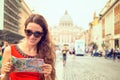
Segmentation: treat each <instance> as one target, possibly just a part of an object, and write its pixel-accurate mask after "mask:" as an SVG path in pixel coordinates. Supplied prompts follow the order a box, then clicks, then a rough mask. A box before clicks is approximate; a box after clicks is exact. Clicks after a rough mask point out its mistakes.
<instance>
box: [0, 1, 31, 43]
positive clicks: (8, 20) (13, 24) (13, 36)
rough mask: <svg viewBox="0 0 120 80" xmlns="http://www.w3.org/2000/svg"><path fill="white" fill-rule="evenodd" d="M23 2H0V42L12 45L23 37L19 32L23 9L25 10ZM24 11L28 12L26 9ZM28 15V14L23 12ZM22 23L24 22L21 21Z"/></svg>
mask: <svg viewBox="0 0 120 80" xmlns="http://www.w3.org/2000/svg"><path fill="white" fill-rule="evenodd" d="M23 4H24V5H25V3H24V0H0V6H1V11H0V12H1V21H0V25H1V26H0V42H1V41H4V40H6V41H8V42H9V43H13V41H14V40H16V41H18V40H20V39H22V38H23V37H24V36H23V35H21V34H20V33H19V32H20V31H19V29H20V25H21V21H22V20H23V17H25V18H26V15H25V16H23V15H21V14H23V11H22V10H23V9H25V6H24V5H23ZM26 10H29V8H28V7H27V8H26ZM24 13H25V14H27V16H28V15H29V14H28V12H24ZM23 21H24V20H23Z"/></svg>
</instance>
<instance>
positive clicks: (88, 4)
mask: <svg viewBox="0 0 120 80" xmlns="http://www.w3.org/2000/svg"><path fill="white" fill-rule="evenodd" d="M107 1H108V0H25V2H26V4H27V5H28V6H29V7H30V9H31V10H34V12H35V13H39V14H42V15H43V16H44V17H45V18H46V19H47V22H48V24H49V26H54V25H58V23H59V20H60V18H61V17H62V16H63V15H64V13H65V10H67V11H68V14H69V15H70V16H71V18H72V19H73V23H74V25H78V26H82V27H84V28H86V29H87V28H88V24H89V22H91V21H92V20H93V13H94V12H96V14H97V15H99V13H100V11H101V10H102V8H103V7H104V6H105V4H106V2H107Z"/></svg>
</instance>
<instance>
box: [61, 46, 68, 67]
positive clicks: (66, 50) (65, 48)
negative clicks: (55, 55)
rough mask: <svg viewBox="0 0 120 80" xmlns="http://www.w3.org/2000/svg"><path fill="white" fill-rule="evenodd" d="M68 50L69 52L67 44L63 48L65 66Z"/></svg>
mask: <svg viewBox="0 0 120 80" xmlns="http://www.w3.org/2000/svg"><path fill="white" fill-rule="evenodd" d="M67 52H68V49H67V47H66V46H64V48H63V50H62V55H63V66H65V65H66V58H67Z"/></svg>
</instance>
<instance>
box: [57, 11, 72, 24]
mask: <svg viewBox="0 0 120 80" xmlns="http://www.w3.org/2000/svg"><path fill="white" fill-rule="evenodd" d="M59 25H73V20H72V18H71V16H70V15H69V14H68V12H67V11H65V14H64V15H63V16H62V17H61V19H60V23H59Z"/></svg>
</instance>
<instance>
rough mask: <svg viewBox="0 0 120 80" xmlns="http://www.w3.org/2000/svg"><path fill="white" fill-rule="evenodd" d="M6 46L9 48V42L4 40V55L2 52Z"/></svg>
mask: <svg viewBox="0 0 120 80" xmlns="http://www.w3.org/2000/svg"><path fill="white" fill-rule="evenodd" d="M7 46H9V42H8V41H7V40H5V41H4V43H3V47H2V54H3V53H4V50H5V48H6V47H7Z"/></svg>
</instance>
